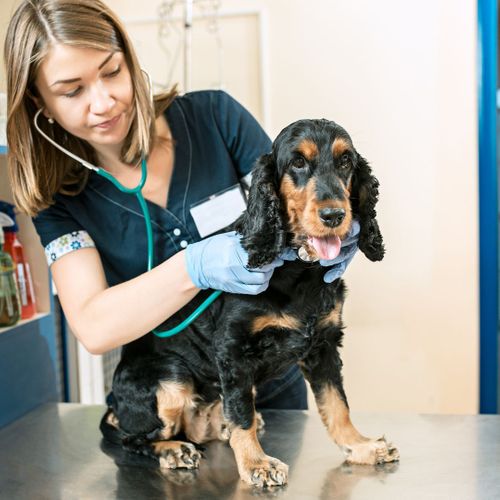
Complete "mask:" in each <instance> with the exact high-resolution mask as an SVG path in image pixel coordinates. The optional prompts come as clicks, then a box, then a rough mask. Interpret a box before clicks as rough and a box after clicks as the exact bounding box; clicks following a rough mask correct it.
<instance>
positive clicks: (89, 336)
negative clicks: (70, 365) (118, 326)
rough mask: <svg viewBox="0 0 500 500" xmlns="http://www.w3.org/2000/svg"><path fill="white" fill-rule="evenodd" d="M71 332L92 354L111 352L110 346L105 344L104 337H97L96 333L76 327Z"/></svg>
mask: <svg viewBox="0 0 500 500" xmlns="http://www.w3.org/2000/svg"><path fill="white" fill-rule="evenodd" d="M71 331H72V332H73V334H74V335H75V337H76V338H77V339H78V341H79V342H80V344H82V346H83V347H84V348H85V350H86V351H88V352H89V353H90V354H95V355H97V354H104V353H106V352H108V351H110V350H111V348H110V347H109V345H107V344H106V343H105V342H103V336H96V335H95V334H94V332H92V331H89V330H88V329H87V328H78V327H76V326H75V327H71Z"/></svg>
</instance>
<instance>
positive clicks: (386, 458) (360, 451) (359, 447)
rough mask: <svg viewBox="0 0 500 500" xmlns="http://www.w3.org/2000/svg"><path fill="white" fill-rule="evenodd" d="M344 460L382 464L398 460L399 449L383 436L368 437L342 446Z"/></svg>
mask: <svg viewBox="0 0 500 500" xmlns="http://www.w3.org/2000/svg"><path fill="white" fill-rule="evenodd" d="M342 449H343V451H344V453H345V454H346V461H347V462H348V463H350V464H367V465H374V464H384V463H387V462H395V461H397V460H399V451H398V449H397V448H396V447H395V446H393V445H392V443H388V442H387V441H386V439H385V437H381V438H380V439H369V440H367V441H363V442H361V443H356V444H354V445H349V446H347V445H345V446H342Z"/></svg>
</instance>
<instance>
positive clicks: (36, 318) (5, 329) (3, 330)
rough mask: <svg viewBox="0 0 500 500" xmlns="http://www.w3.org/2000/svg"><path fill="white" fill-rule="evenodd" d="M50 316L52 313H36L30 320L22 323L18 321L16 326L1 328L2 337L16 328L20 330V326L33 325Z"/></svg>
mask: <svg viewBox="0 0 500 500" xmlns="http://www.w3.org/2000/svg"><path fill="white" fill-rule="evenodd" d="M49 314H50V313H36V314H35V315H34V316H33V317H32V318H30V319H22V320H21V321H18V322H17V323H16V324H15V325H12V326H4V327H1V328H0V335H1V334H2V333H5V332H9V331H11V330H15V329H16V328H19V327H20V326H23V325H26V324H28V323H31V322H33V321H38V320H40V319H41V318H45V317H46V316H48V315H49Z"/></svg>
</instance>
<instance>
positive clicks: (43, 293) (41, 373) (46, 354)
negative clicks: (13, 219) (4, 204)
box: [0, 147, 61, 427]
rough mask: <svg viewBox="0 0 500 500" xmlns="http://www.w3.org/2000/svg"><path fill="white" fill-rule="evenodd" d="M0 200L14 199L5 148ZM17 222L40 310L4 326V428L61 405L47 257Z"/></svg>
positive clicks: (0, 160) (0, 410) (0, 412)
mask: <svg viewBox="0 0 500 500" xmlns="http://www.w3.org/2000/svg"><path fill="white" fill-rule="evenodd" d="M0 199H2V200H6V201H12V194H11V191H10V186H9V182H8V176H7V163H6V157H5V147H2V149H1V150H0ZM17 219H18V225H19V239H20V241H21V243H22V244H23V247H24V251H25V255H26V259H27V260H28V262H29V263H30V268H31V273H32V277H33V285H34V288H35V294H36V300H37V311H38V312H37V314H36V316H35V317H34V318H31V319H29V320H25V321H21V322H20V323H18V324H16V325H14V326H11V327H6V328H0V427H2V426H4V425H6V424H7V423H9V422H11V421H12V420H14V419H16V418H18V417H19V416H21V415H23V414H24V413H26V412H28V411H30V410H31V409H33V408H34V407H36V406H38V405H39V404H41V403H45V402H48V401H57V400H58V399H59V389H58V388H59V387H60V382H61V381H60V380H59V378H60V375H59V371H60V370H59V365H60V364H59V361H58V346H57V336H56V328H55V321H54V313H53V310H54V306H53V303H54V301H53V298H52V293H51V286H50V279H49V271H48V267H47V263H46V261H45V255H44V252H43V248H42V246H41V244H40V242H39V239H38V235H37V234H36V231H35V228H34V226H33V224H32V222H31V219H30V218H29V217H27V216H25V215H22V214H20V215H19V216H18V217H17Z"/></svg>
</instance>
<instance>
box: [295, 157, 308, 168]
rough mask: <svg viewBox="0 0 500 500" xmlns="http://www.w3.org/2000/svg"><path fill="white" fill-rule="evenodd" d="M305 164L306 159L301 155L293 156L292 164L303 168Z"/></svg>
mask: <svg viewBox="0 0 500 500" xmlns="http://www.w3.org/2000/svg"><path fill="white" fill-rule="evenodd" d="M305 165H306V161H305V160H304V158H302V157H301V156H299V157H297V158H295V159H294V160H293V161H292V166H293V167H295V168H303V167H305Z"/></svg>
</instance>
